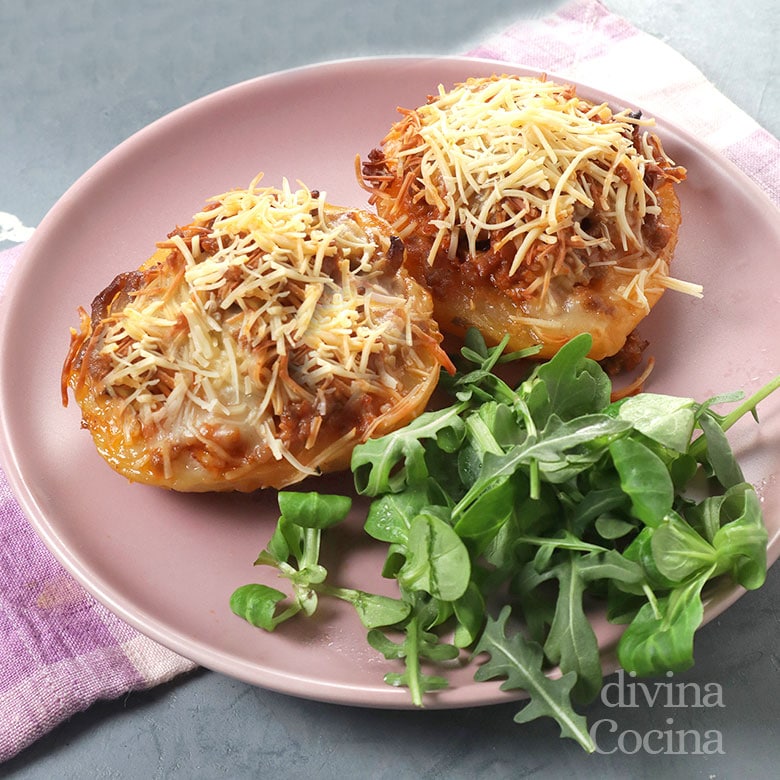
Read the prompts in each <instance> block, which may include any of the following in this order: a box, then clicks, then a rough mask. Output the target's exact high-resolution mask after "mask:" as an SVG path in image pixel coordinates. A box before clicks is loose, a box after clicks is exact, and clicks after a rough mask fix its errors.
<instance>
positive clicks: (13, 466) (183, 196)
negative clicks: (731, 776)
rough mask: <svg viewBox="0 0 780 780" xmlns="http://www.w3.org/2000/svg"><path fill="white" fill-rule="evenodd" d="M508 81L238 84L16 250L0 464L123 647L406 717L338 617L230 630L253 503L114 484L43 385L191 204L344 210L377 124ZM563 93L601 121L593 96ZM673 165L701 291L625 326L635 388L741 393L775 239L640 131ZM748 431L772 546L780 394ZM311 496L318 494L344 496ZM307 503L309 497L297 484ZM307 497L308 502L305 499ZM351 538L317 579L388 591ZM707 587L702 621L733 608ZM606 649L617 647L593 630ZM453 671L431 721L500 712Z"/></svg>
mask: <svg viewBox="0 0 780 780" xmlns="http://www.w3.org/2000/svg"><path fill="white" fill-rule="evenodd" d="M496 71H499V72H514V71H517V72H527V71H523V70H522V69H518V68H512V67H510V66H507V65H506V64H503V63H491V62H485V61H478V60H468V59H460V58H452V59H439V58H381V59H369V60H351V61H344V62H336V63H331V64H325V65H317V66H314V67H307V68H303V69H298V70H293V71H289V72H284V73H279V74H275V75H271V76H266V77H262V78H259V79H256V80H253V81H249V82H246V83H242V84H238V85H237V86H234V87H231V88H229V89H225V90H223V91H221V92H218V93H216V94H214V95H211V96H209V97H206V98H203V99H201V100H198V101H196V102H194V103H192V104H191V105H188V106H186V107H184V108H182V109H180V110H178V111H175V112H174V113H172V114H170V115H169V116H166V117H164V118H163V119H161V120H159V121H157V122H155V123H154V124H152V125H150V126H149V127H147V128H146V129H144V130H142V131H141V132H139V133H137V134H136V135H134V136H133V137H132V138H130V139H129V140H128V141H126V142H125V143H123V144H121V145H120V146H119V147H118V148H117V149H115V150H114V151H113V152H111V153H110V154H108V155H107V156H106V157H105V158H104V159H103V160H101V161H100V162H99V163H98V164H97V165H95V166H94V167H93V168H92V169H91V170H90V171H88V172H87V173H86V174H85V175H84V176H83V177H82V178H81V179H80V180H79V181H78V182H77V183H76V184H75V185H74V186H73V187H72V188H71V189H70V190H69V191H68V192H67V193H66V194H65V196H64V197H63V198H62V199H61V200H60V201H59V202H58V203H57V205H56V206H55V207H54V208H53V209H52V211H51V213H50V214H49V215H48V216H47V218H46V219H45V221H44V222H43V224H42V225H41V226H40V228H39V229H38V230H37V231H36V233H35V236H34V237H33V239H32V240H31V241H30V242H29V244H28V246H27V247H26V248H25V257H24V259H23V261H22V262H21V263H20V265H19V267H18V269H17V272H16V274H15V278H14V280H13V286H12V288H11V289H9V293H8V297H7V299H6V301H5V303H4V306H3V312H2V327H1V329H0V338H1V339H2V341H1V342H0V358H1V362H0V365H1V367H2V376H3V382H2V387H1V388H0V402H1V403H0V413H1V414H2V423H3V425H4V427H5V431H6V435H5V440H4V442H3V445H4V448H5V452H4V455H5V462H6V468H7V471H8V474H9V478H10V479H11V480H12V483H13V486H14V489H15V491H16V493H17V495H18V497H19V499H20V501H21V502H22V504H23V506H24V507H25V509H26V511H27V513H28V515H29V517H30V519H31V521H32V522H33V523H34V525H35V527H36V528H37V530H38V532H39V533H40V535H41V536H42V537H43V539H44V540H45V541H46V543H47V544H48V546H49V547H50V548H51V549H52V551H53V552H54V554H55V555H56V556H57V557H58V558H59V559H60V560H61V561H62V563H63V564H64V565H65V566H66V567H67V568H68V569H69V570H70V571H71V572H72V573H73V574H74V575H75V576H76V578H77V579H78V580H79V581H80V582H81V583H82V584H83V585H84V586H85V587H86V588H87V589H88V590H90V591H91V592H92V593H93V594H94V595H95V596H96V597H97V598H98V599H100V600H101V601H102V602H104V603H105V604H106V605H107V606H108V607H109V608H110V609H112V610H113V611H114V612H116V613H117V614H119V615H120V616H121V617H122V618H124V619H125V620H126V621H128V622H129V623H131V624H132V625H134V626H135V627H137V628H138V629H139V630H140V631H142V632H143V633H145V634H147V635H149V636H150V637H152V638H154V639H156V640H158V641H159V642H161V643H163V644H165V645H167V646H168V647H170V648H172V649H173V650H175V651H177V652H179V653H181V654H182V655H184V656H187V657H189V658H191V659H193V660H194V661H196V662H198V663H200V664H202V665H204V666H206V667H209V668H211V669H215V670H218V671H220V672H224V673H226V674H229V675H233V676H235V677H237V678H240V679H242V680H245V681H247V682H250V683H254V684H258V685H261V686H264V687H267V688H271V689H275V690H279V691H284V692H286V693H290V694H295V695H300V696H305V697H310V698H314V699H321V700H326V701H335V702H343V703H350V704H361V705H369V706H378V707H407V706H409V703H408V696H407V693H406V692H405V691H403V690H397V689H393V688H390V687H388V686H386V685H385V684H384V683H383V681H382V676H383V674H384V672H385V671H386V668H387V667H386V662H385V661H384V659H382V658H381V657H379V656H378V655H377V654H376V653H375V652H374V651H373V650H371V649H370V648H369V647H368V645H367V644H366V641H365V632H364V630H363V629H362V627H361V626H360V624H359V622H358V621H357V619H356V618H354V616H353V615H352V613H351V612H350V609H349V608H346V607H345V608H343V609H342V608H341V606H340V605H333V604H330V603H324V604H323V607H322V612H321V614H319V616H318V617H317V618H315V619H313V620H311V621H305V620H298V621H292V623H290V624H287V626H285V627H284V628H282V629H280V630H279V631H278V632H277V633H274V634H266V633H263V632H262V631H260V630H259V629H255V628H252V627H251V626H249V625H248V624H247V623H245V622H244V621H242V620H240V619H239V618H237V617H235V616H233V615H232V613H231V612H230V610H229V608H228V599H229V597H230V594H231V593H232V591H233V589H234V588H236V587H237V586H239V585H242V584H244V583H247V582H252V581H256V580H257V579H258V578H259V577H263V576H264V577H265V581H266V582H269V583H275V582H276V581H275V580H274V579H273V574H272V573H271V572H266V571H261V570H260V569H256V568H254V567H253V565H252V563H253V561H254V559H255V556H256V554H257V553H258V552H259V550H260V549H262V547H264V545H265V543H266V541H267V538H268V536H269V534H270V533H271V530H272V528H273V525H274V522H275V519H276V506H275V495H274V494H273V493H272V492H270V491H269V492H266V493H260V494H257V495H251V496H233V495H213V496H209V495H206V496H203V495H198V496H196V495H178V494H175V493H169V492H163V491H161V490H157V489H154V488H150V487H145V486H140V485H132V484H129V483H128V482H126V481H125V480H124V479H123V478H122V477H120V476H118V475H116V474H115V473H114V472H113V471H111V469H109V467H108V466H107V465H106V464H105V463H104V462H103V461H102V460H101V459H100V457H99V456H98V455H97V453H96V451H95V449H94V447H93V445H92V441H91V438H90V436H89V434H88V433H87V432H86V431H83V430H81V429H80V427H79V420H80V415H79V410H78V408H77V407H76V406H75V405H74V404H71V406H70V407H69V408H68V409H64V408H63V407H62V406H61V404H60V387H59V381H60V367H61V365H62V361H63V358H64V357H65V353H66V351H67V347H68V329H69V327H71V326H74V325H76V324H77V319H78V318H77V315H76V307H77V306H79V305H87V304H89V302H90V301H91V299H92V297H93V296H94V294H95V293H96V292H97V291H99V290H100V289H102V288H103V287H104V286H105V285H106V284H107V283H108V282H109V281H110V280H111V279H112V278H113V277H114V275H115V274H117V273H118V272H120V271H124V270H128V269H132V268H135V267H136V266H138V264H139V263H140V262H141V261H142V260H143V259H145V258H146V257H147V256H148V255H150V254H151V252H152V250H153V247H154V242H155V240H157V239H159V238H160V237H161V236H164V235H165V234H166V233H167V232H168V231H169V230H170V229H171V228H172V227H173V226H175V225H176V224H177V223H183V222H187V221H188V220H189V218H190V216H191V215H192V214H193V213H194V212H196V211H198V210H199V208H200V207H201V205H202V204H203V203H204V202H205V200H206V199H207V198H209V197H210V196H212V195H215V194H218V193H219V192H222V191H223V190H225V189H228V188H230V187H234V186H246V185H247V184H248V183H249V182H250V180H251V179H252V177H253V176H255V174H256V173H258V172H259V171H264V172H265V179H264V182H265V183H266V184H268V185H274V186H278V185H279V184H280V182H281V180H282V177H287V178H288V179H289V180H290V181H291V182H293V183H294V182H295V181H296V180H301V181H303V182H305V183H306V184H307V185H308V186H309V187H311V188H317V189H320V190H324V191H325V192H326V193H327V195H328V197H329V199H330V200H331V201H332V202H334V203H339V204H344V205H357V206H364V205H365V204H366V195H365V193H364V192H363V191H362V190H361V189H360V188H359V187H358V185H357V184H356V181H355V175H354V160H355V156H356V155H358V154H360V155H365V154H367V153H368V151H369V150H370V149H371V148H372V147H373V146H375V145H377V144H378V142H379V140H380V139H381V138H382V137H383V136H384V134H385V132H386V130H387V128H388V126H389V125H390V123H391V122H393V121H394V120H395V119H396V117H397V114H396V107H397V106H412V107H413V106H416V105H418V104H420V103H422V102H424V101H425V99H426V96H427V95H428V94H429V93H432V92H435V90H436V88H437V85H438V84H439V83H440V82H441V83H443V84H445V85H451V84H452V83H453V82H454V81H457V80H462V79H464V78H466V77H468V76H471V75H474V76H478V75H489V74H491V73H493V72H496ZM581 91H582V94H583V95H586V96H590V97H595V98H597V99H599V100H601V99H608V100H610V102H611V103H612V104H613V105H620V101H619V100H615V99H613V98H609V97H608V96H605V95H603V94H602V93H599V92H597V91H595V90H592V89H589V88H585V87H583V88H582V90H581ZM659 130H660V133H661V135H662V137H663V139H664V142H665V145H666V148H667V150H668V152H669V153H670V154H671V156H672V157H673V158H674V159H675V160H676V161H677V162H679V163H680V164H682V165H684V166H685V167H686V168H687V169H688V171H689V178H688V181H687V182H686V183H685V184H683V185H682V186H681V188H680V192H681V197H682V207H683V212H684V226H683V229H682V233H681V236H680V244H679V251H678V253H677V259H676V262H675V266H674V270H675V272H676V275H677V276H679V277H682V278H685V279H689V280H693V281H697V282H701V283H702V284H703V285H704V288H705V291H706V297H705V298H704V300H703V301H699V300H695V299H692V298H689V297H686V296H684V295H681V294H675V293H667V294H666V296H664V299H663V301H662V302H661V303H660V304H659V306H658V307H657V308H656V309H655V310H654V312H653V314H652V317H651V318H650V320H649V321H648V322H647V323H646V326H645V327H644V328H643V333H644V335H645V336H647V337H648V338H650V340H651V342H652V348H651V351H652V354H653V355H654V356H655V358H656V361H657V366H656V369H655V371H654V373H653V375H652V377H651V379H650V382H649V389H652V390H654V391H659V392H670V393H675V394H681V395H691V396H694V397H696V398H700V399H703V398H706V397H708V396H710V395H712V394H714V393H718V392H722V391H728V390H732V389H737V388H743V389H745V390H748V391H750V390H752V389H755V388H756V387H757V386H759V385H760V384H763V383H764V382H766V381H767V380H768V379H769V378H770V377H771V376H772V375H774V373H776V372H777V370H778V367H779V366H780V360H778V357H779V356H778V338H777V333H778V330H780V315H779V312H780V308H779V307H778V293H777V291H778V290H780V264H778V263H777V262H776V260H777V257H776V255H777V248H778V247H780V228H779V227H778V225H780V220H778V214H777V211H776V210H775V209H774V207H773V206H772V205H771V204H770V203H769V202H768V200H767V199H766V198H765V197H764V196H763V194H762V193H761V192H760V191H759V190H758V189H757V188H756V187H755V186H753V185H752V184H751V183H750V182H749V181H748V180H747V179H746V178H745V176H743V175H742V174H741V173H740V172H739V171H738V170H736V169H735V168H734V167H733V166H732V165H730V164H729V163H727V162H726V161H725V160H723V159H722V158H721V157H719V156H718V155H717V154H714V153H713V152H712V151H710V150H708V149H706V148H702V146H701V145H700V144H698V143H697V142H696V140H695V139H694V138H692V137H690V136H688V135H687V134H686V133H684V132H681V131H680V130H678V129H676V128H674V127H670V126H668V125H667V124H665V123H664V122H662V121H659ZM762 420H763V422H762V424H761V425H760V426H756V425H755V424H754V423H753V422H752V421H751V420H743V421H742V423H741V424H740V425H738V426H737V427H736V428H735V429H734V430H733V432H732V434H731V439H732V441H733V442H734V443H735V446H736V449H737V451H738V454H739V456H740V457H741V460H742V463H743V465H744V469H745V472H746V475H747V477H748V478H749V479H750V480H751V481H753V482H754V483H755V484H756V485H757V486H758V488H759V490H760V493H761V496H762V499H763V507H764V510H765V512H766V521H767V523H768V525H769V527H770V534H771V537H772V544H771V549H770V556H771V559H772V560H774V559H775V558H776V557H777V555H778V547H779V546H780V490H778V485H777V484H776V474H777V473H778V466H779V465H780V446H778V445H779V444H780V394H778V397H777V398H772V399H770V400H769V401H768V402H767V403H766V404H765V405H764V407H763V409H762ZM349 482H350V480H349V478H348V477H347V478H341V479H340V480H339V479H335V480H330V481H329V483H328V487H329V488H333V489H338V488H339V487H345V486H348V485H349ZM312 487H313V488H314V487H315V486H314V485H313V486H312ZM316 487H317V488H319V489H325V488H326V486H325V485H324V484H323V483H322V482H321V483H318V484H317V485H316ZM358 529H359V524H358V523H356V524H355V526H354V528H352V529H346V530H345V531H344V532H343V533H342V535H341V537H340V538H339V539H338V540H337V547H338V548H340V549H343V550H344V551H346V552H345V554H344V555H343V556H340V555H339V549H331V552H330V553H329V555H330V560H331V561H332V562H333V563H332V569H333V575H334V577H335V578H336V579H337V580H339V581H341V582H343V583H344V584H351V585H353V586H354V585H358V586H363V587H366V588H368V589H371V588H373V587H376V588H379V589H382V588H384V589H387V588H388V586H389V585H388V583H387V582H382V581H381V580H380V578H379V576H378V571H379V568H380V561H381V556H382V553H381V552H379V551H377V550H376V549H374V548H373V547H371V545H367V544H366V543H365V542H363V541H361V537H360V535H359V530H358ZM739 595H740V591H739V590H738V589H734V588H724V589H723V590H721V591H720V592H718V593H717V594H716V595H715V596H714V597H713V599H712V602H711V604H710V606H709V608H708V611H707V617H708V619H711V618H712V617H714V616H715V615H716V614H717V613H718V612H720V611H722V610H723V609H725V608H726V607H727V606H728V605H729V604H731V603H732V602H733V601H735V600H736V599H737V598H738V596H739ZM596 625H597V631H598V634H599V638H600V642H601V645H602V647H603V648H604V652H605V659H607V660H606V665H607V666H608V667H609V666H610V663H611V662H610V661H609V651H610V648H611V647H612V646H613V644H614V642H615V639H616V637H617V631H616V629H615V628H614V627H610V626H609V625H607V624H606V623H605V622H604V621H603V620H600V619H596ZM472 671H473V670H472V669H470V668H468V667H464V668H460V669H456V670H454V671H453V673H452V675H451V679H452V687H451V688H450V689H449V690H446V691H444V692H442V693H441V694H439V695H438V696H437V697H435V698H432V699H431V701H430V706H432V707H436V706H440V707H453V706H462V705H474V704H485V703H490V702H495V701H500V700H502V699H505V698H507V694H503V693H501V692H500V691H499V690H498V684H497V683H475V682H473V680H472Z"/></svg>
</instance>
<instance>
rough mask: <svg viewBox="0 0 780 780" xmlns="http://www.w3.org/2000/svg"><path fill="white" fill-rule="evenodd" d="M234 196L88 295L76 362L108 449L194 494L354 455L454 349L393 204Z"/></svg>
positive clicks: (431, 380)
mask: <svg viewBox="0 0 780 780" xmlns="http://www.w3.org/2000/svg"><path fill="white" fill-rule="evenodd" d="M257 184H258V180H255V181H254V182H252V184H251V185H250V187H249V188H248V189H245V190H235V191H231V192H227V193H224V194H222V195H220V196H218V197H216V198H215V199H214V200H213V202H210V203H209V204H208V205H207V206H206V207H205V209H204V210H203V211H202V212H201V213H199V214H197V215H195V217H194V218H193V220H192V222H191V223H190V224H188V225H187V226H186V227H183V228H177V229H176V230H174V231H173V232H172V233H171V234H170V235H169V236H168V239H167V240H165V241H163V242H161V243H160V244H158V249H157V251H156V252H155V254H154V255H153V256H152V257H151V258H150V259H149V260H148V261H147V262H145V263H144V264H143V265H142V266H141V267H140V269H139V270H137V271H130V272H128V273H124V274H120V275H119V276H118V277H116V279H114V280H113V282H111V284H110V285H109V286H108V287H107V288H106V289H105V290H103V291H102V292H101V293H100V294H99V295H98V296H97V297H96V298H95V300H94V301H93V304H92V311H91V314H87V312H86V311H85V310H83V309H81V310H80V315H81V325H80V328H79V329H78V330H72V332H71V347H70V351H69V353H68V356H67V358H66V360H65V364H64V367H63V372H62V392H63V402H64V403H67V392H68V387H70V388H71V389H72V392H73V394H74V397H75V399H76V401H77V403H78V404H79V406H80V408H81V411H82V417H83V424H84V426H85V427H87V428H88V429H89V431H90V432H91V434H92V436H93V438H94V441H95V444H96V446H97V449H98V451H99V452H100V454H101V455H102V456H103V458H105V460H106V461H107V462H108V463H109V464H110V465H111V466H112V467H113V468H114V469H115V470H116V471H118V472H119V473H121V474H123V475H124V476H126V477H127V478H128V479H130V480H133V481H138V482H144V483H148V484H152V485H158V486H162V487H166V488H172V489H175V490H181V491H227V490H238V491H251V490H255V489H257V488H261V487H274V488H281V487H284V486H286V485H290V484H292V483H295V482H298V481H300V480H302V479H303V478H304V477H306V476H309V475H314V474H320V473H323V472H327V471H335V470H339V469H343V468H347V467H348V466H349V462H350V457H351V453H352V449H353V448H354V446H355V445H356V444H357V443H358V442H361V441H364V440H365V439H367V438H369V437H371V436H378V435H381V434H383V433H386V432H388V431H391V430H393V429H395V428H398V427H400V426H402V425H404V424H406V423H407V422H409V421H410V420H411V419H413V418H414V417H415V416H416V415H417V414H419V413H420V412H421V411H422V410H423V408H424V407H425V404H426V403H427V401H428V398H429V396H430V394H431V393H432V391H433V389H434V387H435V385H436V382H437V380H438V377H439V369H440V366H441V365H443V364H444V365H448V364H449V361H448V359H447V357H446V355H445V353H444V352H443V351H442V349H441V348H440V346H439V344H440V341H441V336H440V334H439V331H438V328H437V326H436V323H435V321H434V320H433V319H432V303H431V299H430V296H429V294H428V293H427V292H426V291H425V290H424V289H423V287H421V285H420V284H418V283H417V282H416V281H415V280H414V279H413V278H411V277H410V276H409V275H408V273H407V272H406V270H405V269H404V268H403V266H402V259H403V246H402V244H401V242H400V241H398V240H397V239H395V238H394V237H393V236H392V233H391V231H390V228H389V226H388V225H387V224H386V223H385V222H384V221H383V220H382V219H380V218H378V217H377V216H375V215H373V214H371V213H369V212H367V211H360V210H355V209H347V208H342V207H339V206H334V205H330V204H328V203H327V202H326V200H325V197H324V195H322V194H320V193H318V192H316V191H310V190H308V189H306V188H303V187H302V188H301V189H298V190H294V191H293V190H291V189H290V187H289V186H288V185H287V183H286V182H285V184H284V186H283V187H282V189H273V188H260V187H258V186H257Z"/></svg>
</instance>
